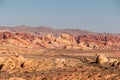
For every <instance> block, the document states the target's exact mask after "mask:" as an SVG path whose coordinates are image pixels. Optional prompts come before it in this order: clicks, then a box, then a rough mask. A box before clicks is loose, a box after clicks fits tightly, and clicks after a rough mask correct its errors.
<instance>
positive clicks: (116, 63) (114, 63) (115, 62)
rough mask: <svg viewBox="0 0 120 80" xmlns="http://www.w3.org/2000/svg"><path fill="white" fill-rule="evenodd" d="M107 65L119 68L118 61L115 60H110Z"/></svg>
mask: <svg viewBox="0 0 120 80" xmlns="http://www.w3.org/2000/svg"><path fill="white" fill-rule="evenodd" d="M108 63H109V65H110V66H111V67H119V66H120V62H119V60H118V59H115V58H110V59H109V61H108Z"/></svg>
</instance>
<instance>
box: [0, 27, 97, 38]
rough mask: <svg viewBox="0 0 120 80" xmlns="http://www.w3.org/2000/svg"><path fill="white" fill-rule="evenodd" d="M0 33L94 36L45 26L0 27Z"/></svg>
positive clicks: (78, 31)
mask: <svg viewBox="0 0 120 80" xmlns="http://www.w3.org/2000/svg"><path fill="white" fill-rule="evenodd" d="M0 30H1V31H10V32H25V33H30V34H35V35H43V34H48V33H49V34H53V35H60V34H62V33H65V34H71V35H73V36H78V35H83V34H96V33H93V32H90V31H87V30H80V29H54V28H50V27H46V26H39V27H30V26H26V25H20V26H16V27H5V26H0Z"/></svg>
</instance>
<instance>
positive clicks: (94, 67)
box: [0, 47, 120, 80]
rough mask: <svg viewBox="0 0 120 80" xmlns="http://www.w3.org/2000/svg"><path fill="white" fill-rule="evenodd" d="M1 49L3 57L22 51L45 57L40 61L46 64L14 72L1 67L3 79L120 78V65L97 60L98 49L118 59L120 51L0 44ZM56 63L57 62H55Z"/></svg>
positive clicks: (90, 79)
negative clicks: (7, 46) (101, 62)
mask: <svg viewBox="0 0 120 80" xmlns="http://www.w3.org/2000/svg"><path fill="white" fill-rule="evenodd" d="M0 50H1V51H0V57H11V56H14V55H16V54H17V53H19V54H20V55H21V56H23V57H24V58H25V59H35V60H38V61H41V63H40V64H41V65H42V66H41V65H40V66H39V67H38V68H36V69H34V70H31V71H26V70H25V69H24V71H23V72H13V73H9V72H7V71H0V80H119V79H120V67H117V68H116V67H111V66H109V65H102V64H96V63H94V61H95V58H96V57H95V54H96V53H97V54H104V55H105V56H106V57H116V58H117V59H119V52H112V51H97V50H95V51H80V50H62V49H30V48H17V47H15V48H6V47H2V48H0ZM61 60H63V61H61ZM56 61H58V62H56ZM92 62H93V63H92ZM44 63H46V64H44ZM53 63H55V65H54V64H53ZM33 64H34V63H33ZM43 64H44V65H43ZM53 65H54V66H53ZM1 69H2V68H1ZM26 69H27V68H26Z"/></svg>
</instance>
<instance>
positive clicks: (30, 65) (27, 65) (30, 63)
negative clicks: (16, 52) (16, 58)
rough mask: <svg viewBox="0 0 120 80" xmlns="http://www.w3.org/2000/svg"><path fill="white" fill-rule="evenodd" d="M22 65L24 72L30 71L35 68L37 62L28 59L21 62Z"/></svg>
mask: <svg viewBox="0 0 120 80" xmlns="http://www.w3.org/2000/svg"><path fill="white" fill-rule="evenodd" d="M22 67H23V69H24V70H25V71H26V72H31V71H33V70H37V67H38V62H37V61H36V60H33V59H29V60H26V61H25V62H24V63H23V65H22Z"/></svg>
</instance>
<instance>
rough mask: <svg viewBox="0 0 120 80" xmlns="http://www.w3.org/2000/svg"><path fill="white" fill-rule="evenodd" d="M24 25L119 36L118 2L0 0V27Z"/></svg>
mask: <svg viewBox="0 0 120 80" xmlns="http://www.w3.org/2000/svg"><path fill="white" fill-rule="evenodd" d="M23 24H24V25H29V26H40V25H45V26H50V27H53V28H62V29H63V28H79V29H84V30H90V31H94V32H110V33H111V32H112V33H120V1H119V0H0V25H1V26H17V25H23Z"/></svg>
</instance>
